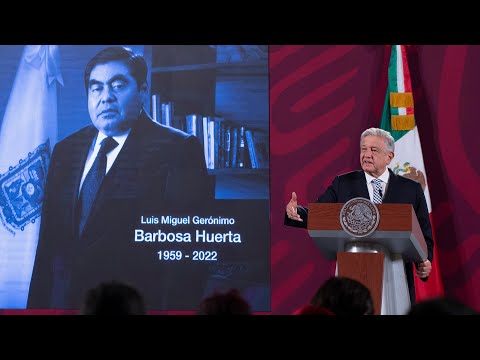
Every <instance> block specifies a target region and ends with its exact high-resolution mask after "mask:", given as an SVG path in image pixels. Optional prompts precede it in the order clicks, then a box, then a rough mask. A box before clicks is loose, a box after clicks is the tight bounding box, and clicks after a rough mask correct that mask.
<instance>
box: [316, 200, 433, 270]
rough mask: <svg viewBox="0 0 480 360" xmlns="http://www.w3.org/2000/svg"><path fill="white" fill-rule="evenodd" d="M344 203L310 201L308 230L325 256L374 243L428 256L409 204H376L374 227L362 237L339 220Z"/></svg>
mask: <svg viewBox="0 0 480 360" xmlns="http://www.w3.org/2000/svg"><path fill="white" fill-rule="evenodd" d="M343 205H344V204H343V203H330V204H325V203H312V204H309V207H308V233H309V234H310V236H311V237H312V239H313V240H314V242H315V244H316V245H317V247H318V248H319V249H320V251H321V252H322V253H323V254H324V255H325V257H327V258H328V259H335V258H336V253H337V252H340V251H345V248H346V247H350V246H351V245H352V244H358V245H359V246H360V247H361V246H362V245H365V244H369V245H374V246H376V247H378V248H383V249H385V252H388V253H391V254H401V255H402V256H403V257H404V258H409V259H411V260H413V261H421V260H424V259H426V258H427V245H426V243H425V239H424V237H423V234H422V231H421V229H420V225H419V223H418V220H417V217H416V215H415V211H414V210H413V207H412V205H410V204H378V205H376V206H377V207H378V210H379V214H380V220H379V223H378V227H377V229H376V230H375V231H374V232H373V233H371V234H370V235H367V236H365V237H353V236H351V235H350V234H348V233H347V232H346V231H345V230H344V229H343V227H342V226H341V224H340V210H341V209H342V207H343Z"/></svg>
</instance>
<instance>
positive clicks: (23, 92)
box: [0, 45, 62, 309]
mask: <svg viewBox="0 0 480 360" xmlns="http://www.w3.org/2000/svg"><path fill="white" fill-rule="evenodd" d="M58 60H59V59H58V49H57V46H52V45H27V46H25V48H24V51H23V54H22V57H21V59H20V61H19V66H18V70H17V74H16V76H15V80H14V83H13V86H12V90H11V92H10V96H9V99H8V104H7V107H6V109H5V114H4V116H3V121H2V127H1V130H0V199H2V197H3V200H4V202H5V199H6V200H7V204H5V203H0V220H1V221H0V308H4V309H5V308H25V307H26V302H27V296H28V289H29V285H30V277H31V274H32V269H33V262H34V259H35V250H36V247H37V241H38V231H39V225H40V217H38V214H39V209H40V207H39V206H37V205H38V204H41V201H40V200H38V199H40V197H38V198H36V200H35V201H33V200H32V201H31V202H29V201H27V200H31V199H32V195H35V196H38V194H41V190H42V189H41V188H42V187H43V186H40V185H42V184H41V181H37V182H35V180H36V179H39V177H38V171H37V170H38V169H39V168H35V167H33V166H31V165H35V164H36V165H37V166H39V167H40V165H41V164H43V165H45V164H46V162H45V161H43V162H42V161H40V160H41V159H42V158H41V157H40V156H36V154H37V155H38V154H39V151H38V150H39V146H40V145H42V144H45V143H46V142H47V141H49V142H50V150H51V149H52V148H53V145H55V141H56V138H57V85H56V81H59V82H60V83H61V82H62V78H61V74H60V73H59V61H58ZM36 150H37V152H36ZM44 154H47V153H46V152H45V151H44ZM48 157H49V154H48ZM48 157H46V159H47V160H48ZM20 162H21V163H20ZM40 168H41V167H40ZM41 169H42V170H43V168H41ZM40 175H42V174H40ZM43 175H45V174H43ZM40 178H42V177H40ZM43 179H44V176H43ZM34 205H35V206H34ZM12 213H13V214H14V215H15V216H13V217H12V216H11V214H12ZM12 218H14V220H15V221H13V222H12ZM19 219H20V220H22V219H23V220H24V222H23V223H21V222H19ZM23 220H22V221H23Z"/></svg>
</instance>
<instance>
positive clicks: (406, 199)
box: [285, 169, 433, 304]
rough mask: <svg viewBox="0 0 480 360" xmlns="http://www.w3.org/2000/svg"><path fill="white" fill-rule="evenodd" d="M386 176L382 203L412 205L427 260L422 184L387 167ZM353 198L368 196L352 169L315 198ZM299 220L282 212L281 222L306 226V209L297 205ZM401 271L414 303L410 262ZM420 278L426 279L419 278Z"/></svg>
mask: <svg viewBox="0 0 480 360" xmlns="http://www.w3.org/2000/svg"><path fill="white" fill-rule="evenodd" d="M388 171H389V173H390V179H389V181H388V187H387V191H386V193H385V196H384V198H383V203H387V204H412V206H413V209H414V210H415V214H416V215H417V219H418V222H419V224H420V227H421V228H422V233H423V236H424V238H425V242H426V243H427V249H428V260H430V261H432V259H433V238H432V227H431V224H430V216H429V214H428V207H427V202H426V200H425V194H424V193H423V189H422V186H421V185H420V184H419V183H418V182H416V181H414V180H411V179H408V178H405V177H403V176H399V175H395V174H394V173H393V172H392V171H391V170H390V169H389V170H388ZM355 197H363V198H365V199H370V196H369V194H368V188H367V182H366V178H365V173H364V172H363V171H361V170H360V171H352V172H349V173H346V174H343V175H339V176H337V177H336V178H335V179H334V180H333V182H332V184H331V185H330V186H329V187H328V188H327V190H326V191H325V192H324V193H323V194H322V195H321V196H320V197H319V198H318V199H317V202H321V203H346V202H347V201H348V200H350V199H353V198H355ZM297 211H298V213H299V215H300V216H301V218H302V219H303V222H301V221H294V220H290V219H289V218H288V217H287V215H286V213H285V224H286V225H290V226H296V227H303V228H306V227H307V225H308V209H307V208H305V207H302V206H299V207H298V209H297ZM405 273H406V276H407V281H408V289H409V292H410V301H411V303H412V304H414V303H415V286H414V278H413V276H414V273H413V265H412V263H411V262H410V261H405ZM422 280H424V281H425V280H426V278H425V279H422Z"/></svg>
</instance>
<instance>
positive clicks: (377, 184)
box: [372, 179, 383, 204]
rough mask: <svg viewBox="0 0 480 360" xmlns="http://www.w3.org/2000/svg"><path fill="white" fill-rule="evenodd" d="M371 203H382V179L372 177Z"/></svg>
mask: <svg viewBox="0 0 480 360" xmlns="http://www.w3.org/2000/svg"><path fill="white" fill-rule="evenodd" d="M372 183H373V203H374V204H381V203H382V197H383V196H382V180H380V179H373V180H372Z"/></svg>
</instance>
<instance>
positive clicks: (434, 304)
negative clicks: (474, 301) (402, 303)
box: [407, 297, 477, 316]
mask: <svg viewBox="0 0 480 360" xmlns="http://www.w3.org/2000/svg"><path fill="white" fill-rule="evenodd" d="M407 315H413V316H418V315H435V316H436V315H477V312H475V311H474V310H473V309H472V308H470V307H468V306H467V305H465V304H463V303H461V302H460V301H458V300H455V299H452V298H446V297H440V298H435V299H428V300H423V301H421V302H418V303H416V304H414V305H413V306H412V307H411V308H410V311H409V312H408V313H407Z"/></svg>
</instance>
